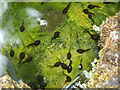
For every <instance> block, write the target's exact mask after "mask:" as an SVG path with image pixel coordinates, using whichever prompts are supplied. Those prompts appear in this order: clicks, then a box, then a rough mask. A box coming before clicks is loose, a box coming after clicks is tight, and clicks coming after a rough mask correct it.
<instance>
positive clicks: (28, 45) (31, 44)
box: [27, 43, 35, 47]
mask: <svg viewBox="0 0 120 90" xmlns="http://www.w3.org/2000/svg"><path fill="white" fill-rule="evenodd" d="M34 44H35V43H32V44H29V45H27V47H29V46H32V45H34Z"/></svg>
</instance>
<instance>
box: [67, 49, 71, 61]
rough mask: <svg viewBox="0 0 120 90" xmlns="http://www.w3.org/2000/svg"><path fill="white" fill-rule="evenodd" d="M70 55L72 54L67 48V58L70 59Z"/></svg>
mask: <svg viewBox="0 0 120 90" xmlns="http://www.w3.org/2000/svg"><path fill="white" fill-rule="evenodd" d="M71 56H72V55H71V53H70V50H69V52H68V53H67V59H69V60H70V59H71Z"/></svg>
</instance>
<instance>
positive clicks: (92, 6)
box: [88, 4, 100, 9]
mask: <svg viewBox="0 0 120 90" xmlns="http://www.w3.org/2000/svg"><path fill="white" fill-rule="evenodd" d="M95 7H98V8H100V7H99V6H96V5H92V4H90V5H89V6H88V8H90V9H93V8H95Z"/></svg>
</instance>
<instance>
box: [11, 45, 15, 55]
mask: <svg viewBox="0 0 120 90" xmlns="http://www.w3.org/2000/svg"><path fill="white" fill-rule="evenodd" d="M14 54H15V53H14V51H13V49H12V46H11V50H10V56H11V57H13V56H14Z"/></svg>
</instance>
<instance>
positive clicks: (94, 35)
mask: <svg viewBox="0 0 120 90" xmlns="http://www.w3.org/2000/svg"><path fill="white" fill-rule="evenodd" d="M86 31H87V32H88V33H89V35H90V36H91V38H92V39H93V40H96V41H97V40H99V37H100V36H99V35H98V34H91V33H90V32H89V31H88V30H86Z"/></svg>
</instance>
